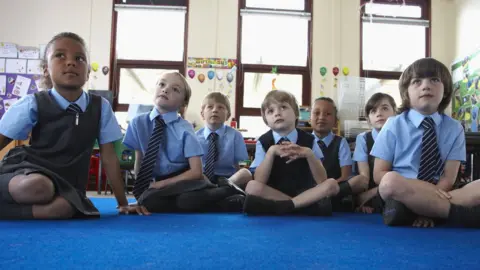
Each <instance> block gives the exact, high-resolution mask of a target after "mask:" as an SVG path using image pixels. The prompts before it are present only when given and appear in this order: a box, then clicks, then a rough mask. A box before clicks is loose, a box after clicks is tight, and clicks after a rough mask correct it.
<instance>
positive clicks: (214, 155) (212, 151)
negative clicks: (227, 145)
mask: <svg viewBox="0 0 480 270" xmlns="http://www.w3.org/2000/svg"><path fill="white" fill-rule="evenodd" d="M207 140H208V152H207V158H206V159H205V175H206V176H207V178H208V180H210V181H211V182H214V177H215V162H217V159H218V147H217V141H218V134H217V133H215V132H212V133H210V135H208V137H207Z"/></svg>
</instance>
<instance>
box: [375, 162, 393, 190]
mask: <svg viewBox="0 0 480 270" xmlns="http://www.w3.org/2000/svg"><path fill="white" fill-rule="evenodd" d="M391 170H392V163H390V162H389V161H386V160H383V159H380V158H375V164H374V165H373V181H375V184H377V185H380V181H381V180H382V178H383V176H384V175H385V174H386V173H387V172H390V171H391Z"/></svg>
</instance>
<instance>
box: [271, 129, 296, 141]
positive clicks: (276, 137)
mask: <svg viewBox="0 0 480 270" xmlns="http://www.w3.org/2000/svg"><path fill="white" fill-rule="evenodd" d="M272 133H273V141H274V142H275V144H277V143H278V141H279V140H280V139H281V138H285V137H286V138H287V139H288V140H289V141H291V142H293V143H297V139H298V132H297V129H293V130H292V131H291V132H290V133H288V134H287V136H280V134H278V133H277V132H275V131H273V130H272Z"/></svg>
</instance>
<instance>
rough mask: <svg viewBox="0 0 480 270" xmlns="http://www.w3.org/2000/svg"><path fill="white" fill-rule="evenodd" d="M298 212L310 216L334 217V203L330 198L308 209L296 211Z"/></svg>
mask: <svg viewBox="0 0 480 270" xmlns="http://www.w3.org/2000/svg"><path fill="white" fill-rule="evenodd" d="M296 212H298V213H299V214H305V215H309V216H326V217H328V216H331V215H332V202H331V200H330V198H323V199H321V200H319V201H318V202H315V203H313V204H311V205H309V206H307V207H303V208H299V209H296Z"/></svg>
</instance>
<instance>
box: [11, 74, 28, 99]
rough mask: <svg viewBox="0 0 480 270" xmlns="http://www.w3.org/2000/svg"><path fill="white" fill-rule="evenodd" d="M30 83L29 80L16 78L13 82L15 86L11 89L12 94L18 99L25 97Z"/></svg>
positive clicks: (21, 77) (20, 77)
mask: <svg viewBox="0 0 480 270" xmlns="http://www.w3.org/2000/svg"><path fill="white" fill-rule="evenodd" d="M31 82H32V80H31V79H30V78H27V77H23V76H17V79H16V80H15V85H14V86H13V89H12V94H14V95H15V96H19V97H23V96H25V95H27V93H28V88H29V87H30V83H31Z"/></svg>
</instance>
